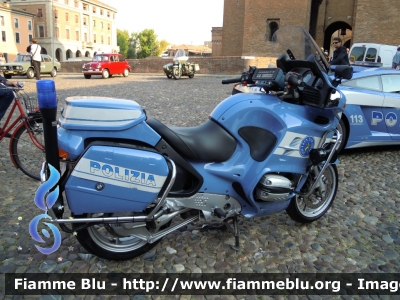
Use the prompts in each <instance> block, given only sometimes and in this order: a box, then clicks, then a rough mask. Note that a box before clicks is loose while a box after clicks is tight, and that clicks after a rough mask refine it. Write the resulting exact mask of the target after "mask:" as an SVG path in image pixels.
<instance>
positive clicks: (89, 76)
mask: <svg viewBox="0 0 400 300" xmlns="http://www.w3.org/2000/svg"><path fill="white" fill-rule="evenodd" d="M83 76H85V78H86V79H90V78H92V75H86V74H84V75H83Z"/></svg>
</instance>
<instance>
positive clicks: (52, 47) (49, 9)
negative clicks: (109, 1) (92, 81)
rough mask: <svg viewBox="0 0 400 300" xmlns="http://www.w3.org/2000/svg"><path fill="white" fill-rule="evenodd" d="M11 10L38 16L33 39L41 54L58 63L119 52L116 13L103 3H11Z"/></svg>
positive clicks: (84, 0)
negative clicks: (53, 58)
mask: <svg viewBox="0 0 400 300" xmlns="http://www.w3.org/2000/svg"><path fill="white" fill-rule="evenodd" d="M11 7H12V8H15V9H18V10H24V11H26V12H29V13H32V14H34V15H35V17H34V37H36V38H37V39H38V44H39V45H40V46H41V47H42V53H47V54H50V56H52V57H55V58H57V59H58V60H59V61H65V60H80V59H82V57H87V58H89V57H92V56H93V54H94V53H96V52H99V53H101V52H104V53H106V52H118V51H119V47H118V46H117V28H116V13H117V11H116V9H115V8H113V7H110V6H108V5H106V4H103V3H102V2H100V1H97V0H12V1H11Z"/></svg>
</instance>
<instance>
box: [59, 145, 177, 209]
mask: <svg viewBox="0 0 400 300" xmlns="http://www.w3.org/2000/svg"><path fill="white" fill-rule="evenodd" d="M168 174H169V168H168V164H167V162H166V160H165V158H164V157H163V156H162V155H160V154H158V153H156V152H151V151H145V150H138V149H135V148H121V147H112V146H102V145H95V146H91V147H90V148H89V149H88V150H87V151H86V152H85V154H84V155H83V157H82V158H81V159H80V160H79V162H78V163H77V165H76V166H75V168H74V170H73V172H72V174H71V176H70V177H69V179H68V181H67V183H66V186H65V191H66V196H67V201H68V205H69V207H70V209H71V211H72V212H73V213H74V214H83V213H112V212H114V213H115V212H127V211H133V212H141V211H143V210H144V209H145V208H146V207H147V206H148V205H149V204H151V203H152V202H153V201H154V199H155V198H156V197H157V196H158V194H159V192H160V190H161V188H162V187H163V185H164V183H165V180H166V179H167V176H168Z"/></svg>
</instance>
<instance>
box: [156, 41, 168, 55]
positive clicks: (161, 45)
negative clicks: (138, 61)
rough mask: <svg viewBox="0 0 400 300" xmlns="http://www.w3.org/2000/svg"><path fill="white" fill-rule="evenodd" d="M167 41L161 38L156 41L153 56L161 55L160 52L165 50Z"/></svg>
mask: <svg viewBox="0 0 400 300" xmlns="http://www.w3.org/2000/svg"><path fill="white" fill-rule="evenodd" d="M168 45H169V43H168V42H167V41H166V40H162V41H160V42H159V43H158V47H157V50H156V51H155V52H154V56H161V54H162V53H163V52H164V51H165V50H167V47H168Z"/></svg>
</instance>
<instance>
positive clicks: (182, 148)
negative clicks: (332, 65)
mask: <svg viewBox="0 0 400 300" xmlns="http://www.w3.org/2000/svg"><path fill="white" fill-rule="evenodd" d="M273 45H274V47H276V50H277V51H280V52H279V53H284V54H282V55H280V56H279V57H278V59H277V67H276V68H256V67H250V68H249V70H248V71H247V72H245V73H243V74H242V76H241V77H240V78H237V79H228V80H223V82H222V83H224V84H227V83H240V84H241V86H242V87H243V88H244V89H247V92H246V93H240V92H239V93H236V94H235V95H232V96H230V97H228V98H227V99H225V100H224V101H222V102H221V103H220V104H219V105H218V106H217V107H216V108H215V109H214V111H213V112H212V113H211V115H210V117H209V120H207V121H206V122H205V123H203V124H202V125H200V126H197V127H190V128H182V127H168V126H166V125H164V124H162V123H160V122H159V121H157V120H155V119H148V118H147V117H146V113H145V111H144V110H143V109H142V107H141V106H140V105H139V104H138V103H136V102H135V101H132V100H122V99H111V98H101V97H92V98H91V97H71V98H67V99H66V106H65V108H64V109H63V111H62V116H61V118H60V120H59V125H60V127H59V128H58V147H59V149H60V150H59V151H61V152H62V153H63V154H64V162H66V165H67V168H66V170H65V171H64V172H63V174H62V176H61V179H60V180H59V188H60V192H61V193H60V194H61V195H63V197H60V198H59V199H58V200H57V202H56V204H55V205H54V206H53V207H52V208H51V210H50V212H49V213H50V214H51V216H52V220H51V222H52V223H54V224H57V225H58V226H59V227H60V228H61V229H62V230H64V231H66V232H70V233H72V232H74V233H76V238H77V239H78V241H79V242H80V243H81V245H82V246H83V247H84V248H85V249H86V250H87V251H89V252H91V253H93V254H95V255H97V256H99V257H103V258H107V259H129V258H133V257H136V256H138V255H141V254H143V253H145V252H146V251H148V250H149V249H151V248H152V247H153V246H154V245H156V243H157V242H159V241H160V240H161V238H162V237H164V236H165V235H167V234H169V233H170V232H172V231H174V230H176V229H178V228H180V227H182V226H185V225H187V224H189V223H192V222H194V221H197V220H199V219H201V220H203V221H205V222H209V223H215V222H220V223H221V224H224V225H226V226H227V227H228V229H230V231H231V232H232V233H233V235H234V236H235V245H232V247H233V248H235V249H237V248H238V247H239V228H238V221H237V218H238V216H240V215H241V216H244V217H246V218H252V217H261V216H266V215H270V214H273V213H277V212H281V211H284V210H286V211H287V213H288V214H289V216H290V217H291V218H292V219H294V220H296V221H298V222H303V223H307V222H312V221H315V220H317V219H318V218H320V217H322V216H323V215H324V214H325V213H326V212H327V210H328V209H329V207H330V206H331V205H332V203H333V201H334V199H335V196H336V192H337V189H338V172H337V168H336V165H335V163H336V161H337V151H336V150H337V147H338V145H339V143H340V139H341V135H340V133H339V132H337V131H336V127H337V124H338V122H339V120H340V117H341V114H342V112H343V110H344V107H345V98H344V96H343V94H342V93H340V91H338V90H337V89H336V86H337V85H338V84H339V82H340V80H341V79H342V78H347V79H349V78H351V74H352V70H351V67H347V66H341V67H337V68H336V71H335V72H336V73H335V74H336V78H335V79H333V80H332V79H331V78H330V77H329V76H328V71H329V65H328V63H327V62H326V60H325V57H324V54H323V53H322V52H321V51H320V48H319V47H318V46H317V44H316V43H315V41H314V40H313V39H312V38H311V36H310V35H309V34H308V33H307V32H306V31H305V30H304V29H303V28H301V27H290V28H282V29H279V30H278V31H277V32H276V34H275V36H274V40H273ZM54 151H57V149H54ZM47 168H48V166H47V165H46V164H44V165H43V168H42V177H43V181H45V180H46V174H48V170H47ZM63 198H66V201H67V204H68V207H69V210H70V211H71V217H67V218H65V217H63V215H64V205H65V204H64V199H63ZM177 217H180V218H177ZM175 218H176V219H175ZM173 219H175V220H174V223H173V224H172V220H173Z"/></svg>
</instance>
